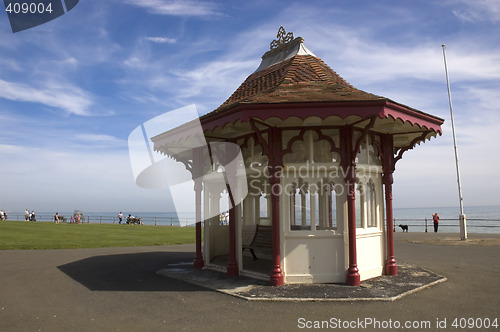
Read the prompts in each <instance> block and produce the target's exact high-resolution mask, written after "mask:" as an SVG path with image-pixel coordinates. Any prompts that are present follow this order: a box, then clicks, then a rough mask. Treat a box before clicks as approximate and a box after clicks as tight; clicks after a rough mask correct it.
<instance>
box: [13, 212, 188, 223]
mask: <svg viewBox="0 0 500 332" xmlns="http://www.w3.org/2000/svg"><path fill="white" fill-rule="evenodd" d="M59 216H60V217H64V221H65V222H67V223H69V222H74V220H72V219H71V217H72V216H73V215H70V214H59ZM135 217H137V218H139V217H141V216H140V215H139V216H135ZM35 218H36V221H45V222H47V221H54V215H53V214H46V213H41V214H35ZM7 219H8V220H17V221H21V220H25V216H24V214H8V218H7ZM80 222H81V223H92V224H118V223H119V219H118V216H113V217H112V216H109V215H108V216H100V215H94V214H92V215H84V217H83V218H82V220H80ZM126 223H127V218H126V216H124V218H123V220H122V224H126ZM142 223H143V224H145V225H161V226H194V224H195V220H194V218H183V217H181V218H176V217H166V216H144V217H142Z"/></svg>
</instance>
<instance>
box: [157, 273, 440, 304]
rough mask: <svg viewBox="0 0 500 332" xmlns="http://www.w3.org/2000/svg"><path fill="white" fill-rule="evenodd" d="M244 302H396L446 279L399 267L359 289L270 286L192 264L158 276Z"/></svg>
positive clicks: (367, 281)
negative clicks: (393, 272)
mask: <svg viewBox="0 0 500 332" xmlns="http://www.w3.org/2000/svg"><path fill="white" fill-rule="evenodd" d="M156 273H157V274H159V275H162V276H166V277H169V278H173V279H177V280H182V281H185V282H188V283H192V284H195V285H198V286H201V287H205V288H208V289H212V290H214V291H218V292H222V293H225V294H228V295H232V296H236V297H239V298H243V299H245V300H252V301H255V300H258V301H395V300H397V299H399V298H401V297H403V296H405V295H408V294H412V293H414V292H417V291H419V290H422V289H425V288H427V287H430V286H432V285H435V284H438V283H441V282H444V281H446V278H445V277H443V276H440V275H438V274H436V273H433V272H431V271H428V270H425V269H422V268H420V267H418V266H413V265H399V266H398V275H397V276H381V277H377V278H373V279H369V280H366V281H363V282H361V286H360V287H352V286H346V285H343V284H289V285H284V286H280V287H273V286H269V284H268V282H266V281H262V280H258V279H254V278H250V277H246V276H239V277H228V276H227V275H226V274H225V273H223V272H221V271H216V270H212V269H208V268H205V269H203V270H196V269H194V268H192V264H185V265H184V264H180V265H179V264H178V265H175V266H168V267H167V268H165V269H161V270H159V271H157V272H156Z"/></svg>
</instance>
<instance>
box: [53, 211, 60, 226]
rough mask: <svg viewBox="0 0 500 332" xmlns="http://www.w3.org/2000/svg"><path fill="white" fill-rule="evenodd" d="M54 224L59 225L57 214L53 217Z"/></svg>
mask: <svg viewBox="0 0 500 332" xmlns="http://www.w3.org/2000/svg"><path fill="white" fill-rule="evenodd" d="M54 222H55V223H56V224H58V223H59V212H56V215H55V216H54Z"/></svg>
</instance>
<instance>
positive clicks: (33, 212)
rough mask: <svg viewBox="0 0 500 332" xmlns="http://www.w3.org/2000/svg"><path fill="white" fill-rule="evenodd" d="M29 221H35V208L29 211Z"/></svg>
mask: <svg viewBox="0 0 500 332" xmlns="http://www.w3.org/2000/svg"><path fill="white" fill-rule="evenodd" d="M30 221H36V215H35V210H31V213H30Z"/></svg>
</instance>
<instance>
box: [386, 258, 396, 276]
mask: <svg viewBox="0 0 500 332" xmlns="http://www.w3.org/2000/svg"><path fill="white" fill-rule="evenodd" d="M384 273H385V275H388V276H397V275H398V265H397V264H396V260H395V259H394V257H392V258H387V260H386V261H385V266H384Z"/></svg>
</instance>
